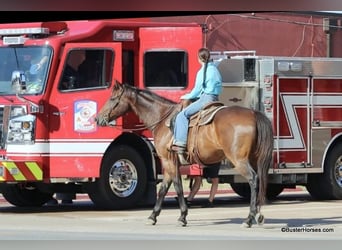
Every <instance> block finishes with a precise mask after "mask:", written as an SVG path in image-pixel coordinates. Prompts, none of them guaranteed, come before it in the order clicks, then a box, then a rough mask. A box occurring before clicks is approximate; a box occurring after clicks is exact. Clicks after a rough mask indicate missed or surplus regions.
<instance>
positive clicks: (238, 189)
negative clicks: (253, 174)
mask: <svg viewBox="0 0 342 250" xmlns="http://www.w3.org/2000/svg"><path fill="white" fill-rule="evenodd" d="M230 186H231V187H232V189H233V191H234V192H235V193H237V194H238V195H240V196H241V197H243V198H244V199H246V200H249V199H250V197H251V189H250V187H249V184H248V183H231V184H230ZM283 190H284V186H283V185H280V184H268V186H267V192H266V198H267V199H268V200H274V199H276V198H277V196H278V195H279V194H280V193H281V192H283Z"/></svg>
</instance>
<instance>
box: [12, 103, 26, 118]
mask: <svg viewBox="0 0 342 250" xmlns="http://www.w3.org/2000/svg"><path fill="white" fill-rule="evenodd" d="M25 114H26V109H25V107H22V106H17V107H12V110H11V117H16V116H20V115H25Z"/></svg>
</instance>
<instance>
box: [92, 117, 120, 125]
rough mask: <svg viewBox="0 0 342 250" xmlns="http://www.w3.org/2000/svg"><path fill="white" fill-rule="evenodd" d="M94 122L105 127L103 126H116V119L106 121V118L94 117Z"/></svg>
mask: <svg viewBox="0 0 342 250" xmlns="http://www.w3.org/2000/svg"><path fill="white" fill-rule="evenodd" d="M95 122H96V124H97V125H98V126H102V127H105V126H109V127H114V126H116V120H113V121H110V122H108V119H104V118H99V117H96V118H95Z"/></svg>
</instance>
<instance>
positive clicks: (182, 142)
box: [171, 48, 222, 153]
mask: <svg viewBox="0 0 342 250" xmlns="http://www.w3.org/2000/svg"><path fill="white" fill-rule="evenodd" d="M198 61H199V63H200V64H201V65H202V67H201V69H200V70H199V71H198V72H197V75H196V81H195V87H194V88H193V90H192V91H191V92H190V93H188V94H186V95H183V96H182V97H181V99H182V100H193V99H196V101H194V102H193V103H191V104H190V105H189V106H187V107H186V108H184V109H183V110H182V111H181V112H179V113H178V115H177V117H176V121H175V127H174V140H173V145H172V147H171V149H172V150H173V151H176V152H178V153H183V152H184V151H185V149H186V145H187V138H188V127H189V119H190V117H191V116H192V115H194V114H195V113H197V112H198V111H200V110H201V109H202V108H203V107H204V106H205V105H206V104H208V103H210V102H214V101H218V96H219V94H220V93H221V91H222V77H221V74H220V72H219V70H218V69H217V67H216V66H215V64H214V63H213V62H212V61H211V60H210V51H209V50H208V49H207V48H201V49H199V51H198Z"/></svg>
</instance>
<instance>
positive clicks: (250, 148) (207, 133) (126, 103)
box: [95, 82, 273, 227]
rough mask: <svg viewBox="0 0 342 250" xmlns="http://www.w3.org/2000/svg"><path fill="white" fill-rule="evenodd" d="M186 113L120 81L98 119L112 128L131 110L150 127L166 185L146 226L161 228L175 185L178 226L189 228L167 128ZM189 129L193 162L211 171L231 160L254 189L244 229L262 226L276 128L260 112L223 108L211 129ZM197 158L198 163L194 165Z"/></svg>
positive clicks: (176, 164) (218, 112) (206, 127)
mask: <svg viewBox="0 0 342 250" xmlns="http://www.w3.org/2000/svg"><path fill="white" fill-rule="evenodd" d="M181 108H182V104H181V103H175V102H173V101H171V100H169V99H167V98H164V97H162V96H159V95H157V94H156V93H153V92H152V91H149V90H146V89H139V88H136V87H132V86H130V85H127V84H121V83H119V82H116V83H115V84H114V86H113V89H112V93H111V96H110V98H109V100H107V102H106V103H105V105H104V106H103V107H102V108H101V109H100V110H99V112H98V113H97V115H96V118H95V119H96V122H97V124H98V125H99V126H109V124H110V123H111V122H112V121H114V120H115V119H117V118H118V117H120V116H122V115H124V114H126V113H127V112H131V111H133V112H134V113H135V114H136V115H137V116H138V117H139V118H140V119H141V120H142V121H143V123H144V125H145V126H146V128H149V129H150V130H151V132H152V135H153V138H154V146H155V149H156V152H157V154H158V156H159V157H160V159H161V161H162V166H163V169H164V175H163V181H162V183H161V186H160V188H159V190H158V198H157V200H156V203H155V205H154V207H153V211H152V213H151V215H150V216H149V217H148V222H149V223H150V224H152V225H155V224H156V223H157V217H158V216H159V214H160V212H161V207H162V203H163V200H164V198H165V195H166V194H167V192H168V190H169V187H170V185H171V183H172V182H173V185H174V188H175V191H176V193H177V197H178V202H179V207H180V211H181V215H180V217H179V218H178V221H179V222H180V223H181V225H182V226H186V225H187V220H186V216H187V215H188V207H187V205H186V202H185V198H184V195H183V185H182V181H181V175H180V172H179V167H180V162H179V160H178V157H177V153H175V152H173V151H171V150H170V147H171V145H172V140H173V131H172V129H170V127H169V126H167V120H170V119H171V118H172V117H174V116H175V115H176V114H177V113H178V112H179V111H180V110H181ZM192 130H193V128H189V137H188V149H189V148H191V145H190V142H191V141H192V140H193V138H196V147H195V148H196V151H197V152H198V157H197V158H193V159H192V161H193V162H191V163H199V162H198V161H201V164H204V166H205V167H210V165H211V166H212V164H213V163H219V162H221V161H222V160H224V159H228V160H229V161H230V162H231V163H232V164H233V166H234V168H235V169H236V171H237V172H238V173H239V174H241V175H242V176H243V177H244V178H246V180H247V181H248V183H249V185H250V189H251V199H250V210H249V214H248V217H247V218H246V219H245V220H244V222H243V226H245V227H251V226H252V225H253V224H259V225H260V224H263V223H264V216H263V215H262V214H261V213H260V208H261V205H262V204H263V203H264V201H265V194H266V188H267V179H268V170H269V167H270V165H271V162H272V157H273V129H272V125H271V122H270V120H269V119H268V118H267V117H266V116H265V115H264V114H262V113H261V112H259V111H256V110H251V109H248V108H244V107H240V106H233V107H226V106H223V107H221V109H220V110H219V111H217V112H216V114H215V115H214V117H213V118H212V122H211V123H209V124H208V125H203V126H199V127H197V128H196V131H193V132H195V134H193V133H192ZM196 159H197V160H198V161H196Z"/></svg>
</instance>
